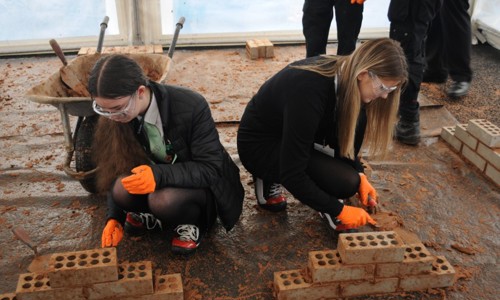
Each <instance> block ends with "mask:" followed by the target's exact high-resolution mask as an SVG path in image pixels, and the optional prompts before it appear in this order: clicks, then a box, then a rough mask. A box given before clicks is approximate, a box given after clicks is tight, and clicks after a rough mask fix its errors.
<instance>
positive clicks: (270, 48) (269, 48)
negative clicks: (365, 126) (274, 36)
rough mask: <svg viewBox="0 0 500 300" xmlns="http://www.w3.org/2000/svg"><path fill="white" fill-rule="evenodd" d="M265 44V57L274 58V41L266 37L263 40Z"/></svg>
mask: <svg viewBox="0 0 500 300" xmlns="http://www.w3.org/2000/svg"><path fill="white" fill-rule="evenodd" d="M262 42H263V44H264V49H265V51H264V52H265V55H264V57H265V58H272V57H274V45H273V43H271V41H270V40H268V39H264V40H262Z"/></svg>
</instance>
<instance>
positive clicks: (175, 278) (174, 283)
mask: <svg viewBox="0 0 500 300" xmlns="http://www.w3.org/2000/svg"><path fill="white" fill-rule="evenodd" d="M120 299H122V300H136V299H139V300H184V290H183V286H182V278H181V274H178V273H176V274H168V275H160V276H155V279H154V293H153V294H151V295H142V296H134V297H125V298H120Z"/></svg>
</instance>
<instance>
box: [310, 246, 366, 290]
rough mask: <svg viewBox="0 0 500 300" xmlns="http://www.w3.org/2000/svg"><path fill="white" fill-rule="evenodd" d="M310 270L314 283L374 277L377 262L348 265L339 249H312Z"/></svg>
mask: <svg viewBox="0 0 500 300" xmlns="http://www.w3.org/2000/svg"><path fill="white" fill-rule="evenodd" d="M308 272H309V274H310V276H311V279H312V282H314V283H316V282H331V281H346V280H357V279H373V278H374V273H375V264H363V265H346V264H344V263H343V262H342V260H341V259H340V255H339V253H338V251H337V250H326V251H311V252H309V265H308Z"/></svg>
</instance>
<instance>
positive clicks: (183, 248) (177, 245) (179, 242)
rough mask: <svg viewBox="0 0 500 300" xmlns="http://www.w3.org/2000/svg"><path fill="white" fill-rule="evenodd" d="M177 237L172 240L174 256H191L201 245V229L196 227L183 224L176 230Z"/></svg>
mask: <svg viewBox="0 0 500 300" xmlns="http://www.w3.org/2000/svg"><path fill="white" fill-rule="evenodd" d="M174 230H175V236H174V237H173V238H172V252H173V253H174V254H183V255H185V254H191V253H193V252H194V251H196V249H198V246H199V245H200V241H201V236H200V229H199V228H198V226H196V225H191V224H183V225H179V226H177V227H176V228H175V229H174Z"/></svg>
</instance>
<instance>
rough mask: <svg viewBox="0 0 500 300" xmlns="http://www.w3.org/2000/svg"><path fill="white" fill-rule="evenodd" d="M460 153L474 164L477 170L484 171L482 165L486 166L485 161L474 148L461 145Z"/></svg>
mask: <svg viewBox="0 0 500 300" xmlns="http://www.w3.org/2000/svg"><path fill="white" fill-rule="evenodd" d="M462 155H463V156H464V157H465V158H466V159H467V160H468V161H469V162H470V163H471V164H473V165H474V166H476V167H477V168H478V169H479V170H481V172H482V171H484V167H485V166H486V161H485V160H484V159H483V158H482V157H481V156H480V155H479V154H477V153H476V152H474V150H472V149H471V148H469V147H468V146H466V145H464V146H463V147H462Z"/></svg>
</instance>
